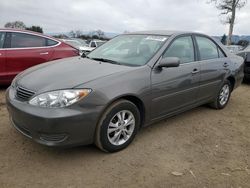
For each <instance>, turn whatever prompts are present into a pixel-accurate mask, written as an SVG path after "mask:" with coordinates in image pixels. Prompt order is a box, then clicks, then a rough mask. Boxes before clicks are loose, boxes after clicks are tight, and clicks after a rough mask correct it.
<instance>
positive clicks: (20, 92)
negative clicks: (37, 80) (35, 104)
mask: <svg viewBox="0 0 250 188" xmlns="http://www.w3.org/2000/svg"><path fill="white" fill-rule="evenodd" d="M34 94H35V92H34V91H30V90H28V89H26V88H23V87H20V86H18V87H17V88H16V97H17V99H19V100H22V101H28V100H29V99H30V98H31V97H32V96H33V95H34Z"/></svg>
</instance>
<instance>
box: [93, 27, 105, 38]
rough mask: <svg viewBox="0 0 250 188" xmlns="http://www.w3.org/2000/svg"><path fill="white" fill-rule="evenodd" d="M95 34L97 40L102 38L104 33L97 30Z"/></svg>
mask: <svg viewBox="0 0 250 188" xmlns="http://www.w3.org/2000/svg"><path fill="white" fill-rule="evenodd" d="M95 32H96V34H97V36H98V37H99V39H100V38H103V37H104V32H103V31H102V30H100V29H98V30H96V31H95Z"/></svg>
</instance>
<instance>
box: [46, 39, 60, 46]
mask: <svg viewBox="0 0 250 188" xmlns="http://www.w3.org/2000/svg"><path fill="white" fill-rule="evenodd" d="M57 44H58V42H57V41H54V40H51V39H47V44H46V46H55V45H57Z"/></svg>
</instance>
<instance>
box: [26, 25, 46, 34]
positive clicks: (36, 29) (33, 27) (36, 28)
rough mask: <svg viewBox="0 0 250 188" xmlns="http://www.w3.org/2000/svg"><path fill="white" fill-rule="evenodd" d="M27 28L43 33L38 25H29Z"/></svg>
mask: <svg viewBox="0 0 250 188" xmlns="http://www.w3.org/2000/svg"><path fill="white" fill-rule="evenodd" d="M26 29H27V30H30V31H35V32H38V33H43V28H42V27H40V26H34V25H33V26H31V27H26Z"/></svg>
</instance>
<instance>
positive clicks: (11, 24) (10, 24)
mask: <svg viewBox="0 0 250 188" xmlns="http://www.w3.org/2000/svg"><path fill="white" fill-rule="evenodd" d="M4 27H5V28H15V29H25V28H26V26H25V24H24V23H23V22H22V21H14V22H7V23H6V24H5V25H4Z"/></svg>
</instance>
